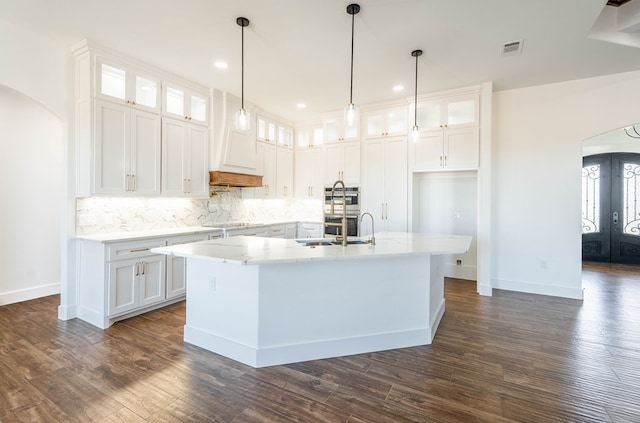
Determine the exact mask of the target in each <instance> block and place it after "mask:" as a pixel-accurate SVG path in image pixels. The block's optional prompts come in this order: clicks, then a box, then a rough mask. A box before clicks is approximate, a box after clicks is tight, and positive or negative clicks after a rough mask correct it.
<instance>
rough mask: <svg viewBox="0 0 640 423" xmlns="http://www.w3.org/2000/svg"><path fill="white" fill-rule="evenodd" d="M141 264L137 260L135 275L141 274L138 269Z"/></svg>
mask: <svg viewBox="0 0 640 423" xmlns="http://www.w3.org/2000/svg"><path fill="white" fill-rule="evenodd" d="M139 264H140V263H138V262H136V267H135V272H136V274H135V276H138V275H139V274H140V273H139V271H138V265H139Z"/></svg>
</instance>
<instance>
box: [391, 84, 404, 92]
mask: <svg viewBox="0 0 640 423" xmlns="http://www.w3.org/2000/svg"><path fill="white" fill-rule="evenodd" d="M402 90H404V85H394V86H393V91H395V92H398V91H402Z"/></svg>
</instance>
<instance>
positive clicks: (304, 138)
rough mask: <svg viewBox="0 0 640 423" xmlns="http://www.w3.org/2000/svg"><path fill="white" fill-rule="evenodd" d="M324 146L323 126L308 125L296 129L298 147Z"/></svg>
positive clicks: (318, 124)
mask: <svg viewBox="0 0 640 423" xmlns="http://www.w3.org/2000/svg"><path fill="white" fill-rule="evenodd" d="M323 144H324V131H323V129H322V124H320V123H317V124H307V125H302V126H298V127H297V128H296V147H298V148H302V147H319V146H321V145H323Z"/></svg>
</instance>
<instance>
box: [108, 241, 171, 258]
mask: <svg viewBox="0 0 640 423" xmlns="http://www.w3.org/2000/svg"><path fill="white" fill-rule="evenodd" d="M165 245H166V241H165V240H164V238H161V239H147V240H144V241H135V242H121V243H117V244H111V245H109V247H108V248H107V261H112V260H121V259H129V258H136V257H142V256H148V255H149V254H152V253H151V252H149V250H151V249H152V248H156V247H164V246H165Z"/></svg>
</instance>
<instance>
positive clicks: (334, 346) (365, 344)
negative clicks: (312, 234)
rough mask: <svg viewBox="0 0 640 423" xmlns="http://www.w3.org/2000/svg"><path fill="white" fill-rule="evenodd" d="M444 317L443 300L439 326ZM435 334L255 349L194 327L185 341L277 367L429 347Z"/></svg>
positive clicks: (426, 330) (251, 363)
mask: <svg viewBox="0 0 640 423" xmlns="http://www.w3.org/2000/svg"><path fill="white" fill-rule="evenodd" d="M443 314H444V301H443V302H442V307H441V312H440V311H439V313H438V316H439V318H438V319H437V322H436V324H435V326H433V327H436V328H437V326H438V325H437V323H439V321H440V318H441V317H442V315H443ZM433 334H435V331H433V330H431V329H429V328H421V329H414V330H408V331H401V332H392V333H380V334H372V335H366V336H359V337H354V338H345V339H330V340H324V341H317V342H303V343H298V344H291V345H280V346H274V347H264V348H256V347H254V346H250V345H246V344H242V343H238V342H236V341H233V340H230V339H227V338H223V337H221V336H218V335H214V334H212V333H210V332H206V331H204V330H203V329H200V328H195V327H192V326H185V327H184V341H185V342H187V343H189V344H193V345H196V346H198V347H201V348H204V349H206V350H210V351H216V353H217V354H220V355H222V356H225V357H228V358H231V359H233V360H236V361H239V362H241V363H244V364H246V365H249V366H251V367H267V366H277V365H281V364H287V363H297V362H300V361H307V360H316V359H320V358H330V357H342V356H345V355H352V354H362V353H366V352H372V351H384V350H391V349H397V348H408V347H415V346H419V345H429V344H430V343H431V339H432V335H433Z"/></svg>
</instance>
